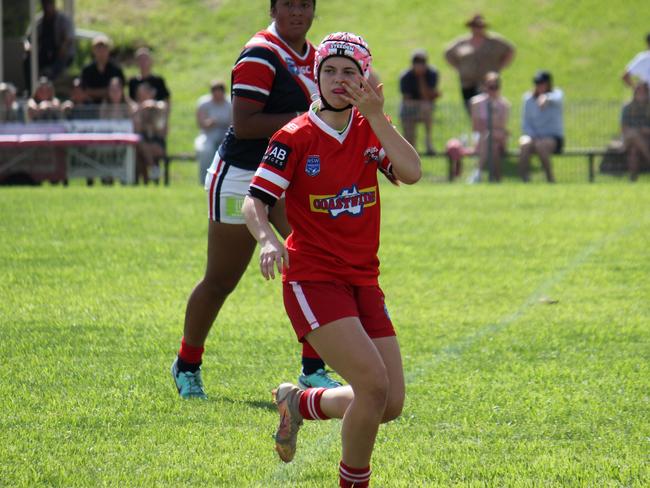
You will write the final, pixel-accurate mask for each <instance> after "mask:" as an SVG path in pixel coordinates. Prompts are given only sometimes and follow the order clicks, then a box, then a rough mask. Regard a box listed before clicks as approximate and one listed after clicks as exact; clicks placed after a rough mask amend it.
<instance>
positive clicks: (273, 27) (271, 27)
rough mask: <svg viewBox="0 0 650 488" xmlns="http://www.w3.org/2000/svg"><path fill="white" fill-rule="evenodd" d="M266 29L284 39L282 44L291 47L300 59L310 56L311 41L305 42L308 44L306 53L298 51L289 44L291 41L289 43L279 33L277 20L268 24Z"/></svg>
mask: <svg viewBox="0 0 650 488" xmlns="http://www.w3.org/2000/svg"><path fill="white" fill-rule="evenodd" d="M266 30H267V31H269V32H270V33H271V34H273V35H274V36H275V37H277V38H278V39H280V40H281V41H282V44H284V45H285V46H286V47H287V48H288V49H290V50H291V52H292V53H293V54H294V55H295V56H296V57H297V58H298V59H300V60H301V61H304V60H305V59H307V57H308V56H309V51H310V50H311V46H310V45H309V43H308V42H307V41H305V43H306V44H307V49H306V50H305V54H300V53H299V52H297V51H296V50H295V49H293V48H292V47H291V46H290V45H289V43H287V41H285V40H284V39H282V36H280V34H278V30H277V29H276V27H275V21H273V22H272V23H271V25H270V26H268V27H267V28H266Z"/></svg>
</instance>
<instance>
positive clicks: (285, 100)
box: [171, 0, 340, 398]
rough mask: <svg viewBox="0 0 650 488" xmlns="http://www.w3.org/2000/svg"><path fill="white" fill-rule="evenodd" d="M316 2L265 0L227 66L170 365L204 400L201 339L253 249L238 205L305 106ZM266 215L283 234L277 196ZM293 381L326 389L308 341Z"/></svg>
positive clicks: (329, 383) (182, 390)
mask: <svg viewBox="0 0 650 488" xmlns="http://www.w3.org/2000/svg"><path fill="white" fill-rule="evenodd" d="M315 8H316V0H280V1H278V0H271V17H272V18H273V22H272V23H271V25H270V26H269V27H268V28H266V29H265V30H263V31H260V32H258V33H257V34H255V35H254V36H253V38H252V39H250V40H249V41H248V43H246V46H245V47H244V50H243V51H242V52H241V54H240V55H239V58H238V59H237V61H236V63H235V66H234V67H233V70H232V84H231V92H232V111H233V125H232V126H231V127H230V128H229V129H228V131H227V133H226V136H225V139H224V141H223V143H222V144H221V146H220V147H219V149H218V151H217V153H216V154H215V157H214V161H213V162H212V165H211V166H210V168H209V169H208V172H207V175H206V178H205V189H206V191H207V193H208V213H209V223H208V259H207V265H206V270H205V275H204V277H203V279H202V280H201V281H200V282H199V283H198V284H197V285H196V287H195V288H194V290H193V291H192V293H191V295H190V297H189V300H188V303H187V308H186V312H185V324H184V329H183V339H182V341H181V347H180V350H179V352H178V356H177V357H176V359H175V360H174V362H173V364H172V368H171V371H172V376H173V378H174V383H175V385H176V388H177V390H178V393H179V395H180V396H181V398H193V397H194V398H206V397H207V396H206V394H205V391H204V386H203V380H202V377H201V363H202V357H203V352H204V344H205V341H206V339H207V337H208V333H209V332H210V328H211V327H212V324H213V322H214V320H215V319H216V317H217V314H218V313H219V310H220V309H221V307H222V305H223V304H224V302H225V300H226V298H227V297H228V295H229V294H230V293H231V292H232V291H233V290H234V289H235V287H236V286H237V283H239V280H240V279H241V277H242V275H243V274H244V271H246V268H247V266H248V263H249V262H250V260H251V257H252V255H253V251H254V250H255V239H253V237H252V236H251V235H250V233H249V232H248V230H247V229H246V225H245V222H244V217H243V216H242V214H241V206H242V204H243V202H244V195H246V193H247V191H248V185H249V184H250V181H251V178H252V177H253V175H254V173H255V170H256V169H257V166H258V165H259V163H260V161H261V160H262V156H263V155H264V150H265V149H266V146H267V145H268V142H269V138H270V137H271V136H272V135H273V133H274V132H275V131H277V130H278V129H279V128H280V127H282V126H283V125H284V124H286V123H287V122H289V121H290V120H291V119H293V118H294V117H295V116H296V115H297V114H298V113H302V112H304V111H306V110H307V109H308V108H309V104H310V103H311V96H312V94H313V93H315V92H316V85H315V84H314V74H313V72H312V70H313V66H314V46H313V45H312V44H311V43H310V42H309V41H308V40H307V39H306V36H307V32H308V31H309V28H310V27H311V24H312V22H313V20H314V12H315ZM270 220H271V222H272V223H273V225H274V227H275V228H276V230H277V231H278V232H279V233H280V234H281V235H282V236H287V235H289V232H290V230H291V229H290V228H289V225H288V224H287V221H286V215H285V212H284V200H282V201H280V202H279V205H276V206H275V207H274V208H273V210H272V211H271V215H270ZM299 383H300V384H301V385H302V386H303V387H305V388H307V387H310V386H323V387H333V386H338V385H339V384H340V383H338V382H336V381H334V380H333V379H331V378H330V377H329V376H328V375H327V373H326V371H325V364H324V363H323V361H322V359H321V358H319V357H318V355H317V354H316V352H315V351H314V350H313V349H312V348H311V346H310V345H309V344H305V345H304V347H303V369H302V374H301V375H300V377H299Z"/></svg>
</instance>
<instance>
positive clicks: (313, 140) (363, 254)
mask: <svg viewBox="0 0 650 488" xmlns="http://www.w3.org/2000/svg"><path fill="white" fill-rule="evenodd" d="M378 169H379V170H380V171H382V172H384V173H386V174H390V171H391V165H390V161H389V160H388V158H387V157H385V153H384V150H383V149H382V147H381V144H380V142H379V139H378V138H377V136H376V135H375V133H374V132H373V131H372V129H371V127H370V124H369V123H368V121H367V120H366V119H365V118H364V117H363V116H362V115H361V114H360V113H359V112H358V111H357V110H356V109H353V110H352V114H351V120H350V123H349V124H348V126H347V128H346V130H345V131H344V132H343V133H339V132H338V131H336V130H334V129H332V128H331V127H329V126H328V125H327V124H325V122H323V121H322V120H321V119H320V118H318V116H317V115H316V114H315V113H314V112H313V111H312V110H309V111H308V112H307V113H305V114H303V115H301V116H300V117H297V118H295V119H294V120H292V121H291V122H289V123H288V124H287V125H285V126H284V127H283V128H282V129H280V130H279V131H278V132H276V133H275V134H274V136H273V137H272V138H271V141H270V142H269V146H268V148H267V150H266V152H265V154H264V158H263V159H262V163H261V164H260V166H259V168H258V169H257V172H256V173H255V177H254V178H253V180H252V182H251V186H250V189H249V193H250V194H251V196H254V197H256V198H259V199H260V200H262V201H264V202H265V203H267V204H269V205H273V204H274V203H275V201H276V200H277V199H279V198H280V196H281V195H282V193H283V192H286V206H287V217H288V219H289V223H290V224H291V228H292V229H293V232H292V233H291V235H290V236H289V238H288V239H287V243H286V245H287V249H288V251H289V265H290V266H289V268H288V269H284V270H283V273H282V279H283V281H306V280H313V281H331V280H340V281H344V282H347V283H350V284H353V285H374V284H377V277H378V275H379V259H378V258H377V250H378V248H379V223H380V201H379V186H378V181H377V170H378Z"/></svg>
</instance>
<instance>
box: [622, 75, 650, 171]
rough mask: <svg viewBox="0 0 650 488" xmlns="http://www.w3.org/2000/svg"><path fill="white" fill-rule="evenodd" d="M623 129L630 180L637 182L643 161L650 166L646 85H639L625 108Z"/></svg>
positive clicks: (649, 114) (649, 128) (649, 117)
mask: <svg viewBox="0 0 650 488" xmlns="http://www.w3.org/2000/svg"><path fill="white" fill-rule="evenodd" d="M621 129H622V132H623V142H624V144H625V151H626V155H627V166H628V171H629V172H630V180H631V181H636V180H637V178H638V176H639V169H640V166H641V161H643V162H645V163H646V165H647V164H650V100H649V94H648V85H647V84H646V83H637V85H636V87H635V88H634V96H633V98H632V100H630V102H628V103H626V104H625V105H624V106H623V110H622V113H621Z"/></svg>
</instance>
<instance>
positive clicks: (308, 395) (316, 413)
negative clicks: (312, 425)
mask: <svg viewBox="0 0 650 488" xmlns="http://www.w3.org/2000/svg"><path fill="white" fill-rule="evenodd" d="M325 390H326V388H307V389H306V390H305V391H303V392H302V393H301V394H300V401H299V403H298V408H299V409H300V415H302V418H304V419H305V420H327V419H328V418H329V417H328V416H327V415H325V414H324V413H323V410H322V409H321V408H320V400H321V397H322V396H323V393H325Z"/></svg>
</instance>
